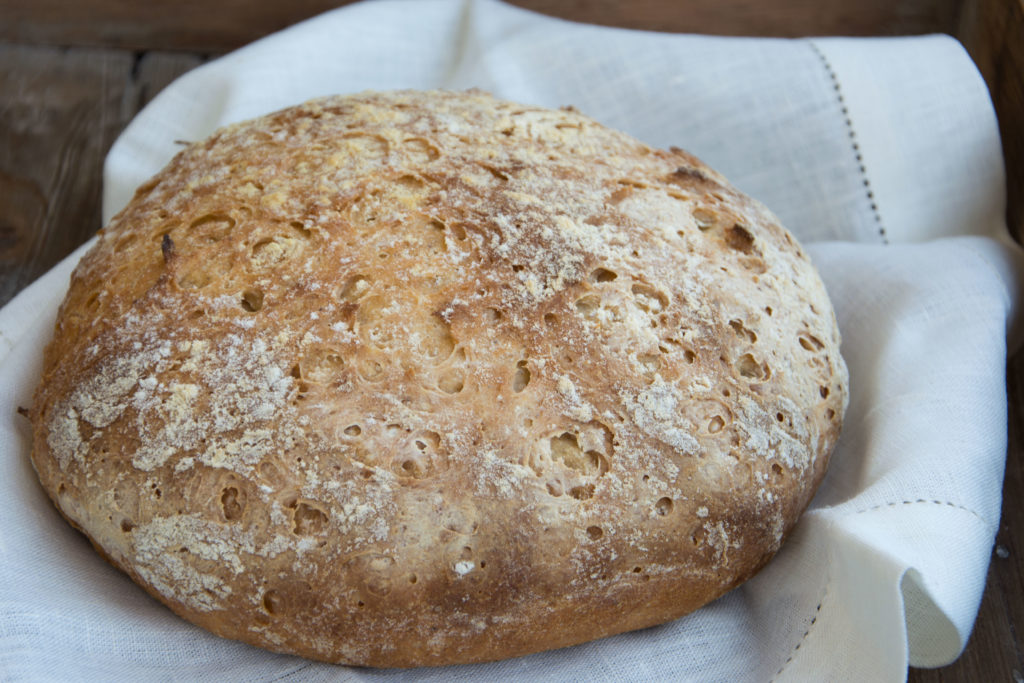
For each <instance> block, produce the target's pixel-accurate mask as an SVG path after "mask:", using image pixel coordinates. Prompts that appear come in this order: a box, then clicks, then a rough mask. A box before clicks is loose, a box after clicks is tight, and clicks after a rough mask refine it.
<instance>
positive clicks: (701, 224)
mask: <svg viewBox="0 0 1024 683" xmlns="http://www.w3.org/2000/svg"><path fill="white" fill-rule="evenodd" d="M693 220H694V222H695V223H696V224H697V228H698V229H700V231H701V232H706V231H707V230H710V229H711V228H713V227H715V214H714V213H712V212H711V211H709V210H707V209H697V210H696V211H694V212H693Z"/></svg>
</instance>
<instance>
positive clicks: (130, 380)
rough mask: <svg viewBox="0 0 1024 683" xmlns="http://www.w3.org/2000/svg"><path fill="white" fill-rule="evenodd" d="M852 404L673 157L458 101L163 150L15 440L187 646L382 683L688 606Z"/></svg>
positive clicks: (749, 544) (422, 98)
mask: <svg viewBox="0 0 1024 683" xmlns="http://www.w3.org/2000/svg"><path fill="white" fill-rule="evenodd" d="M846 401H847V374H846V368H845V365H844V363H843V360H842V358H841V357H840V354H839V333H838V331H837V328H836V323H835V317H834V314H833V310H832V307H831V304H830V302H829V299H828V297H827V295H826V293H825V290H824V287H823V285H822V283H821V281H820V279H819V277H818V275H817V273H816V272H815V270H814V268H813V267H812V265H811V264H810V262H809V260H808V259H807V257H806V256H805V254H804V253H803V252H802V251H801V248H800V247H799V246H798V245H797V243H796V242H795V241H794V239H793V238H792V237H791V236H790V234H789V233H788V232H786V230H785V229H784V228H782V227H780V225H779V223H778V220H777V219H776V218H775V217H774V216H773V215H772V214H771V213H770V212H769V211H768V210H767V209H765V208H764V207H763V206H761V205H760V204H759V203H757V202H756V201H754V200H752V199H750V198H748V197H746V196H744V195H743V194H741V193H740V192H739V191H737V190H736V189H734V188H733V187H731V186H730V185H729V184H728V183H727V182H726V180H725V179H724V178H722V176H720V175H719V174H718V173H716V172H715V171H712V170H711V169H709V168H708V167H707V166H705V165H704V164H702V163H701V162H700V161H698V160H697V159H696V158H694V157H693V156H690V155H689V154H687V153H686V152H683V151H681V150H679V149H675V148H673V149H672V150H670V151H661V150H656V149H652V148H650V147H648V146H646V145H644V144H642V143H640V142H638V141H637V140H635V139H633V138H631V137H629V136H627V135H625V134H622V133H618V132H615V131H612V130H609V129H607V128H605V127H602V126H601V125H599V124H597V123H596V122H594V121H593V120H591V119H588V118H586V117H584V116H582V115H580V114H579V113H577V112H576V111H574V110H573V109H571V108H568V109H565V110H560V111H553V110H547V109H541V108H537V107H528V106H521V105H518V104H513V103H509V102H503V101H498V100H496V99H493V98H492V97H490V96H487V95H485V94H482V93H478V92H468V93H447V92H390V93H364V94H360V95H355V96H346V97H329V98H325V99H319V100H315V101H311V102H308V103H306V104H303V105H301V106H297V107H294V108H290V109H286V110H284V111H280V112H278V113H275V114H270V115H268V116H264V117H262V118H259V119H255V120H252V121H248V122H244V123H240V124H236V125H232V126H228V127H226V128H223V129H221V130H219V131H217V132H216V133H215V134H214V135H213V136H212V137H210V138H209V139H207V140H205V141H202V142H198V143H195V144H191V145H189V146H187V147H186V148H184V149H183V150H182V151H181V152H180V153H179V154H178V155H177V156H176V157H175V158H174V159H173V160H172V161H171V162H170V164H169V165H168V166H167V167H166V168H165V169H164V170H162V171H161V172H160V173H159V174H158V175H157V176H155V177H154V178H153V179H152V180H150V181H149V182H147V183H146V184H145V185H143V186H142V187H140V188H139V190H138V192H137V193H136V194H135V197H134V198H133V199H132V201H131V202H130V204H129V205H128V206H127V207H126V208H125V209H124V210H123V211H121V212H120V213H119V214H118V215H117V216H116V217H115V218H114V219H113V220H112V221H111V223H110V224H109V225H108V226H107V227H106V228H105V229H104V230H103V231H102V232H101V235H100V237H99V240H98V242H97V243H96V245H95V247H93V248H92V250H91V251H89V253H88V254H87V255H86V256H85V257H84V259H83V260H82V262H81V264H80V265H79V266H78V268H77V270H76V271H75V273H74V276H73V278H72V282H71V287H70V291H69V292H68V295H67V298H66V300H65V301H64V303H63V306H62V308H61V310H60V314H59V318H58V321H57V325H56V331H55V336H54V339H53V341H52V343H50V345H49V346H48V347H47V350H46V355H45V367H44V375H43V377H42V380H41V383H40V385H39V388H38V390H37V392H36V395H35V401H34V405H33V407H32V408H31V410H30V417H31V419H32V422H33V430H34V443H33V451H32V460H33V463H34V466H35V468H36V470H37V472H38V474H39V478H40V480H41V482H42V484H43V486H44V488H45V489H46V490H47V491H48V493H49V494H50V496H51V497H52V498H53V501H54V503H55V504H56V506H57V508H58V509H59V510H60V512H61V513H62V514H63V515H64V516H65V517H66V518H67V519H68V520H69V521H70V522H71V523H72V524H73V525H74V526H75V527H76V528H78V529H80V530H81V531H82V532H84V533H85V534H86V535H87V536H88V537H89V539H90V540H91V541H92V542H93V544H94V545H95V546H96V548H97V549H98V550H99V551H100V552H101V553H102V554H103V555H104V556H105V557H106V558H108V559H109V560H110V562H112V563H113V564H114V565H116V566H117V567H119V568H120V569H121V570H123V571H125V572H126V573H128V574H129V575H130V576H131V577H132V578H133V579H134V580H135V581H136V582H138V583H139V584H140V585H141V586H143V587H144V588H145V589H146V590H147V591H149V592H150V593H151V594H152V595H154V596H155V597H156V598H158V599H159V600H161V601H162V602H164V603H165V604H166V605H167V606H168V607H170V608H171V609H172V610H174V611H175V612H176V613H177V614H179V615H181V616H182V617H184V618H185V619H188V620H189V621H192V622H194V623H196V624H198V625H200V626H202V627H204V628H207V629H209V630H210V631H212V632H214V633H216V634H219V635H221V636H225V637H228V638H235V639H238V640H242V641H245V642H247V643H251V644H253V645H258V646H261V647H265V648H269V649H272V650H275V651H279V652H288V653H294V654H298V655H302V656H305V657H311V658H314V659H320V660H326V661H330V662H340V663H348V664H357V665H367V666H376V667H392V666H397V667H409V666H420V665H442V664H451V663H459V662H477V661H486V660H494V659H500V658H505V657H513V656H517V655H523V654H526V653H531V652H536V651H540V650H545V649H551V648H558V647H563V646H568V645H572V644H575V643H580V642H583V641H587V640H591V639H595V638H600V637H603V636H608V635H611V634H614V633H619V632H623V631H627V630H631V629H638V628H643V627H646V626H651V625H653V624H658V623H662V622H665V621H667V620H671V619H674V618H676V617H679V616H681V615H683V614H686V613H688V612H690V611H692V610H695V609H697V608H699V607H700V606H701V605H704V604H705V603H707V602H708V601H710V600H713V599H714V598H716V597H718V596H719V595H721V594H723V593H724V592H726V591H728V590H729V589H731V588H733V587H735V586H737V585H739V584H740V583H742V582H743V581H744V580H746V579H747V578H749V577H750V576H751V575H753V574H754V573H755V572H756V571H757V570H758V569H759V568H760V567H761V566H762V565H764V563H765V562H767V561H768V559H769V558H770V557H771V556H772V555H773V554H774V553H775V552H776V551H777V550H778V549H779V546H780V544H781V543H782V542H783V539H784V538H785V537H786V535H787V533H788V532H789V531H790V530H791V529H792V527H793V525H794V523H795V522H796V520H797V518H798V516H799V515H800V513H801V511H802V510H803V509H804V508H805V507H806V505H807V504H808V502H809V500H810V498H811V496H812V495H813V493H814V491H815V488H816V487H817V485H818V484H819V482H820V481H821V479H822V477H823V475H824V473H825V468H826V463H827V460H828V457H829V453H830V451H831V450H832V448H833V446H834V445H835V443H836V439H837V438H838V434H839V430H840V423H841V420H842V415H843V411H844V409H845V405H846Z"/></svg>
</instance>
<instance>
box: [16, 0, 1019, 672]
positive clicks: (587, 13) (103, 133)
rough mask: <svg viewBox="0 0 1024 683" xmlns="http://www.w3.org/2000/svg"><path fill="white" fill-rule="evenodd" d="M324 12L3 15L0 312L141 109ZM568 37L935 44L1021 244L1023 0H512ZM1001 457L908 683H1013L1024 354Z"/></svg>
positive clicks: (265, 7) (158, 8)
mask: <svg viewBox="0 0 1024 683" xmlns="http://www.w3.org/2000/svg"><path fill="white" fill-rule="evenodd" d="M342 4H346V3H345V2H337V1H333V0H289V1H288V2H277V1H273V0H255V1H254V0H221V1H220V2H208V1H206V0H204V1H202V2H200V1H199V0H178V1H177V2H173V3H172V2H166V1H160V0H157V1H155V2H140V1H139V0H78V1H77V2H75V1H72V0H0V305H2V304H3V303H5V302H6V301H8V300H9V299H10V298H11V297H12V296H14V295H15V294H16V293H17V292H18V291H20V290H21V289H22V288H23V287H25V286H26V285H27V284H29V283H30V282H31V281H32V280H34V279H35V278H37V277H38V276H39V275H41V274H42V273H44V272H45V271H46V270H47V269H49V268H50V267H51V266H53V265H54V264H55V263H56V262H57V261H59V260H60V259H61V258H63V257H64V256H65V255H67V254H68V253H69V252H70V251H71V250H72V249H74V248H75V247H76V246H78V245H79V244H81V243H82V242H84V241H85V240H86V239H88V238H89V237H90V236H91V235H92V234H93V233H95V231H96V230H97V229H98V228H99V227H100V196H101V191H100V190H101V179H102V173H101V171H102V164H103V158H104V156H105V154H106V152H107V150H108V148H109V147H110V145H111V143H112V142H113V141H114V139H115V138H116V137H117V135H118V133H119V132H120V131H121V130H122V129H123V128H124V126H125V125H126V124H127V123H128V121H129V120H131V118H132V117H133V116H134V115H135V113H136V112H138V111H139V109H140V108H141V107H142V106H143V105H145V104H146V102H148V101H149V100H150V99H151V98H152V97H153V96H154V95H155V94H156V93H157V92H159V91H160V89H161V88H163V87H164V86H166V85H167V84H168V83H170V82H171V81H172V80H173V79H174V78H175V77H177V76H178V75H180V74H182V73H184V72H185V71H188V70H189V69H191V68H193V67H195V66H197V65H199V64H201V63H203V62H204V61H205V60H207V59H209V58H211V57H214V56H216V55H218V54H222V53H224V52H226V51H228V50H231V49H233V48H236V47H239V46H240V45H243V44H245V43H247V42H250V41H252V40H254V39H256V38H258V37H260V36H262V35H265V34H267V33H269V32H272V31H275V30H277V29H280V28H284V27H285V26H287V25H289V24H292V23H295V22H296V21H299V20H302V19H305V18H307V17H310V16H313V15H315V14H317V13H319V12H322V11H324V10H327V9H330V8H332V7H336V6H338V5H342ZM514 4H518V5H521V6H523V7H527V8H529V9H533V10H536V11H540V12H545V13H548V14H553V15H556V16H561V17H564V18H568V19H573V20H575V21H585V22H590V23H597V24H606V25H614V26H625V27H630V28H640V29H649V30H658V31H676V32H699V33H713V34H726V35H770V36H804V35H898V34H920V33H932V32H943V33H949V34H951V35H954V36H956V37H957V38H959V39H960V40H961V42H963V44H964V45H965V46H966V47H967V49H968V51H969V52H970V54H971V56H972V57H973V59H974V60H975V63H976V64H977V65H978V67H979V69H980V70H981V73H982V74H983V75H984V76H985V79H986V81H987V82H988V84H989V89H990V92H991V93H992V98H993V102H994V104H995V108H996V112H997V115H998V116H999V120H1000V129H1001V132H1002V135H1003V149H1004V153H1005V157H1006V163H1007V180H1008V187H1009V199H1010V202H1009V206H1008V211H1007V218H1008V222H1009V225H1010V226H1011V230H1012V232H1013V233H1014V235H1015V236H1017V237H1018V239H1019V238H1020V236H1022V235H1024V196H1022V193H1021V189H1022V188H1024V0H863V1H861V2H851V0H788V1H787V0H690V1H689V2H686V3H684V2H678V1H673V0H634V1H633V2H628V1H625V0H551V1H548V2H543V1H541V0H519V1H517V2H515V3H514ZM1007 385H1008V392H1009V397H1010V407H1009V411H1010V413H1009V418H1010V434H1009V437H1010V449H1009V454H1008V460H1007V469H1006V483H1005V487H1004V504H1003V517H1002V521H1001V524H1000V528H999V532H998V536H997V539H996V548H995V551H994V553H993V558H992V565H991V568H990V570H989V576H988V583H987V587H986V590H985V595H984V598H983V601H982V605H981V611H980V614H979V617H978V622H977V624H976V626H975V630H974V633H973V635H972V637H971V640H970V642H969V644H968V646H967V649H966V651H965V652H964V654H963V656H962V657H961V658H960V659H959V660H958V661H957V662H955V663H954V664H952V665H951V666H948V667H945V668H942V669H937V670H917V669H915V670H911V672H910V675H909V679H910V680H911V681H914V682H916V683H924V682H939V681H970V682H973V681H979V682H988V681H1008V682H1010V681H1012V682H1014V683H1024V644H1022V638H1024V635H1022V634H1024V508H1022V507H1021V506H1020V504H1019V503H1018V501H1019V500H1020V499H1021V497H1022V496H1024V466H1022V462H1021V451H1022V446H1021V444H1022V433H1021V425H1022V424H1024V422H1022V420H1024V401H1022V400H1021V397H1022V394H1024V354H1017V356H1016V357H1014V358H1013V359H1011V361H1010V362H1009V364H1008V372H1007Z"/></svg>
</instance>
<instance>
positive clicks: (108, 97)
mask: <svg viewBox="0 0 1024 683" xmlns="http://www.w3.org/2000/svg"><path fill="white" fill-rule="evenodd" d="M200 61H201V60H200V58H198V57H195V56H183V55H161V54H148V55H146V56H144V57H141V58H138V59H137V58H136V56H135V55H133V54H132V53H130V52H125V51H119V50H105V49H75V50H71V51H68V50H61V49H54V48H44V47H33V46H19V45H4V44H0V64H3V65H4V68H3V69H2V70H0V303H4V302H6V301H7V300H8V299H10V298H11V297H12V296H13V295H14V294H15V293H17V292H18V291H19V290H20V289H22V288H23V287H24V286H25V285H27V284H29V283H30V282H32V281H33V280H34V279H36V278H37V277H39V276H40V275H42V274H43V273H44V272H46V271H47V270H48V269H49V268H50V267H52V266H53V265H54V264H55V263H57V261H59V260H60V259H62V258H64V256H66V255H67V254H69V253H70V252H71V251H73V250H74V249H75V247H77V246H78V245H80V244H81V243H82V242H84V241H85V240H87V239H88V238H89V237H91V236H92V235H93V234H94V233H95V232H96V231H97V230H98V229H99V228H100V227H101V226H100V199H101V182H102V177H103V174H102V171H103V159H104V157H105V156H106V154H107V150H108V149H109V148H110V145H111V144H113V142H114V139H115V138H116V137H117V135H118V134H119V133H120V132H121V130H122V129H123V128H124V126H125V125H127V123H128V121H130V120H131V118H132V116H134V115H135V113H136V112H137V111H138V110H139V108H140V107H141V106H142V105H144V104H145V103H146V102H147V101H148V99H149V98H150V97H152V96H153V95H154V94H155V93H156V92H157V91H158V90H159V89H161V88H163V86H164V85H166V84H167V83H168V82H169V81H170V80H171V79H172V78H173V77H174V76H177V75H178V74H180V73H183V72H184V71H186V70H188V69H189V68H192V67H193V66H195V65H197V64H199V63H200Z"/></svg>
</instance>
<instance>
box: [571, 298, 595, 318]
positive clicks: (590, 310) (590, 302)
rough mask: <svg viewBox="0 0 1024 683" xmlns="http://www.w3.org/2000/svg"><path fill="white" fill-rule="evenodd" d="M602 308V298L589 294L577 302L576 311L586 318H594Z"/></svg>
mask: <svg viewBox="0 0 1024 683" xmlns="http://www.w3.org/2000/svg"><path fill="white" fill-rule="evenodd" d="M600 307H601V297H599V296H597V295H596V294H587V295H585V296H582V297H580V298H579V299H577V300H576V310H577V311H579V313H580V315H582V316H583V317H585V318H592V317H594V316H595V315H596V314H597V309H599V308H600Z"/></svg>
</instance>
